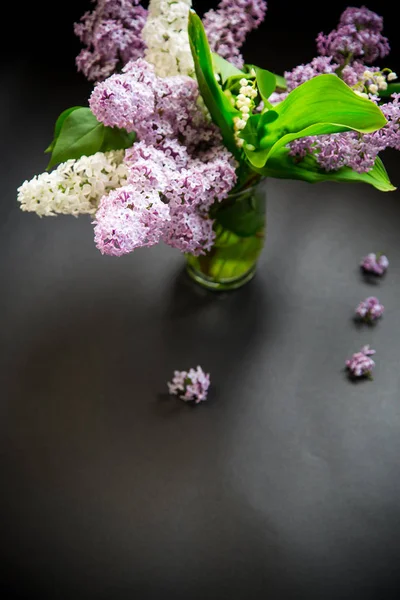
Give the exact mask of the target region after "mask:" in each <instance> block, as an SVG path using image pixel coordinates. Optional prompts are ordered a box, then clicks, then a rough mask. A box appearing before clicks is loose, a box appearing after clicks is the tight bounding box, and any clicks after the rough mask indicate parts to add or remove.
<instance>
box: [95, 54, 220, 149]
mask: <svg viewBox="0 0 400 600" xmlns="http://www.w3.org/2000/svg"><path fill="white" fill-rule="evenodd" d="M198 99H199V90H198V86H197V83H196V81H195V80H194V79H192V78H191V77H188V76H185V75H176V76H171V77H164V78H162V77H157V76H156V75H155V73H154V67H153V66H152V65H150V64H149V63H148V62H146V61H145V60H143V59H138V60H137V61H131V62H129V63H128V64H127V65H126V66H125V67H124V69H123V72H122V73H121V74H118V75H112V76H111V77H109V78H108V79H106V80H105V81H103V82H101V83H98V84H97V85H96V86H95V88H94V90H93V92H92V94H91V96H90V99H89V106H90V108H91V110H92V112H93V114H94V115H95V116H96V118H97V119H98V120H99V121H101V122H102V123H104V124H105V125H108V126H117V127H123V128H125V129H127V130H128V131H132V130H135V132H136V134H137V136H138V138H139V139H140V140H142V141H145V142H146V143H147V144H148V145H156V144H158V143H160V142H161V141H162V140H164V139H166V138H170V139H180V140H182V142H183V143H184V145H185V146H187V147H188V148H189V149H190V150H194V149H195V148H196V147H197V146H199V145H200V144H201V143H206V144H207V143H215V141H217V142H218V143H219V142H220V141H221V135H220V133H219V130H218V129H217V127H216V126H215V125H214V124H213V123H212V122H211V121H210V119H209V118H207V117H206V115H205V113H204V111H203V110H202V109H201V107H200V106H199V103H198Z"/></svg>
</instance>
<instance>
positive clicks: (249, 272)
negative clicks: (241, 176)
mask: <svg viewBox="0 0 400 600" xmlns="http://www.w3.org/2000/svg"><path fill="white" fill-rule="evenodd" d="M212 208H213V209H214V210H213V211H212V212H210V216H211V217H212V218H213V219H214V220H215V221H214V230H215V234H216V237H215V242H214V245H213V247H212V248H211V250H209V251H208V252H207V253H206V254H204V255H201V256H193V255H191V254H187V255H186V260H187V265H186V268H187V272H188V274H189V276H190V277H191V278H192V279H193V280H194V281H196V282H197V283H198V284H200V285H201V286H203V287H205V288H207V289H209V290H215V291H226V290H234V289H237V288H240V287H242V286H243V285H245V284H246V283H247V282H248V281H250V280H251V279H252V278H253V277H254V275H255V272H256V267H257V261H258V258H259V256H260V254H261V251H262V249H263V247H264V240H265V233H266V186H265V180H262V181H261V182H259V183H258V184H257V185H254V186H253V187H249V188H246V189H245V190H243V191H240V192H236V193H232V194H230V195H229V196H228V198H227V199H226V200H224V201H223V202H222V203H221V204H217V205H213V207H212Z"/></svg>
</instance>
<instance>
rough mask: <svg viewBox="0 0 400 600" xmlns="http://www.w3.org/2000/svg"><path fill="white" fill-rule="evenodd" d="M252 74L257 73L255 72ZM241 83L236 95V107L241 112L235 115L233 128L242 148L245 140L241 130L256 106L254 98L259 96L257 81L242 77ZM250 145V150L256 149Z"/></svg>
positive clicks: (238, 144)
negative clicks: (237, 115) (241, 135)
mask: <svg viewBox="0 0 400 600" xmlns="http://www.w3.org/2000/svg"><path fill="white" fill-rule="evenodd" d="M252 74H254V75H255V73H254V72H253V73H252ZM239 83H240V86H241V87H240V89H239V94H238V95H237V96H236V102H235V107H236V108H237V109H238V110H239V111H240V113H241V114H240V116H239V117H234V119H233V128H234V131H235V134H234V135H235V142H236V145H237V146H239V148H240V147H241V146H243V144H244V140H243V139H242V138H241V137H240V132H241V130H242V129H244V128H245V127H246V124H247V121H248V119H249V118H250V115H251V113H252V110H253V109H254V108H255V103H254V98H255V97H256V96H257V90H256V87H255V83H254V82H253V83H252V82H250V81H249V80H248V79H246V78H243V79H241V80H240V81H239ZM249 146H250V144H248V145H247V148H248V150H254V148H253V147H249Z"/></svg>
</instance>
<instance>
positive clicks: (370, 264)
mask: <svg viewBox="0 0 400 600" xmlns="http://www.w3.org/2000/svg"><path fill="white" fill-rule="evenodd" d="M360 266H361V268H362V269H363V271H365V272H367V273H373V274H374V275H383V274H384V273H385V272H386V269H387V268H388V266H389V261H388V259H387V257H386V256H385V255H384V254H374V253H373V252H371V253H370V254H367V256H365V257H364V258H363V259H362V261H361V264H360Z"/></svg>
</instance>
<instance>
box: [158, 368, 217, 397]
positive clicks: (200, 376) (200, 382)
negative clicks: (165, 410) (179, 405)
mask: <svg viewBox="0 0 400 600" xmlns="http://www.w3.org/2000/svg"><path fill="white" fill-rule="evenodd" d="M167 385H168V389H169V393H170V394H174V395H176V396H179V398H181V400H184V401H185V402H190V401H194V403H195V404H199V403H200V402H204V400H207V393H208V388H209V387H210V375H209V373H205V372H204V371H203V369H202V368H201V367H200V366H198V367H197V368H196V369H193V368H192V369H189V371H174V377H173V379H172V381H170V382H168V383H167Z"/></svg>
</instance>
